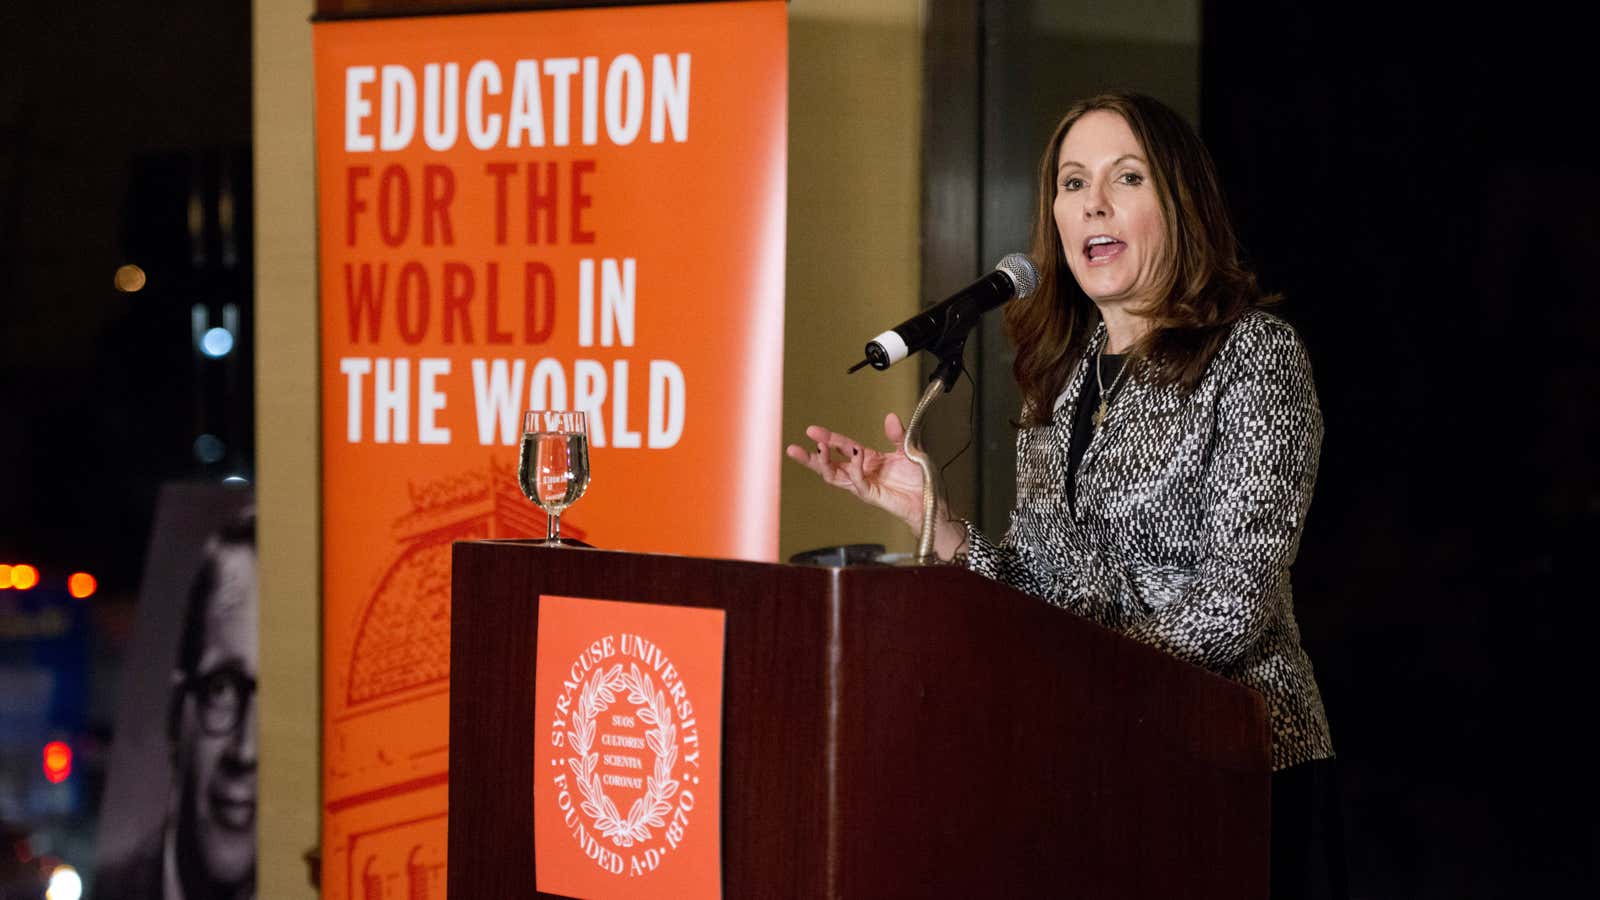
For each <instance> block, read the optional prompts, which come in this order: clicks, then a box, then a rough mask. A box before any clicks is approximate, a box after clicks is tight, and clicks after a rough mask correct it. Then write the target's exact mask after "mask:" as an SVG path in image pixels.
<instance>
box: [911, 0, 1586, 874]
mask: <svg viewBox="0 0 1600 900" xmlns="http://www.w3.org/2000/svg"><path fill="white" fill-rule="evenodd" d="M1401 6H1402V5H1401V4H1372V3H1365V2H1355V3H1340V4H1314V5H1313V4H1301V5H1295V4H1275V3H1270V2H1264V0H1242V2H1228V3H1178V2H1170V3H1169V2H1149V3H1143V4H1138V5H1137V8H1136V9H1132V10H1130V9H1125V8H1122V5H1120V4H1103V3H1098V2H1084V3H1076V4H1046V3H1043V2H1005V3H1001V2H997V0H987V2H985V0H964V2H952V3H945V4H934V5H933V6H932V7H930V19H929V35H928V39H929V43H928V96H927V103H926V106H925V111H926V117H927V125H926V130H927V138H926V143H925V169H926V177H927V179H928V183H927V187H926V193H925V203H924V216H925V221H924V232H925V246H926V247H927V248H928V256H927V258H925V260H924V295H925V297H926V298H927V299H930V300H936V299H939V298H941V297H942V296H943V295H944V294H946V293H948V292H949V291H950V290H952V289H954V288H955V287H957V286H959V284H961V283H964V281H963V279H964V278H970V277H972V276H973V275H975V274H977V273H978V272H980V271H982V270H983V269H985V268H987V266H988V265H989V264H992V262H993V260H994V259H996V258H998V257H999V256H1000V255H1001V254H1002V253H1004V252H1006V251H1007V250H1011V249H1017V248H1019V247H1022V246H1025V242H1026V236H1027V234H1028V231H1027V229H1028V224H1029V221H1030V220H1031V217H1032V214H1033V203H1034V198H1033V195H1032V191H1033V189H1034V188H1033V176H1032V173H1033V168H1034V166H1035V165H1036V163H1037V160H1038V156H1039V154H1040V152H1041V151H1042V150H1043V142H1044V141H1045V139H1046V138H1047V137H1048V135H1049V132H1050V128H1051V126H1052V125H1053V124H1054V123H1055V121H1056V120H1057V118H1058V117H1059V115H1060V113H1061V112H1062V111H1063V110H1064V108H1065V107H1066V106H1067V105H1068V104H1069V103H1070V102H1071V101H1073V100H1075V99H1078V98H1080V97H1083V96H1087V95H1089V94H1092V93H1096V92H1098V91H1101V90H1105V89H1112V88H1125V89H1134V90H1139V91H1142V92H1144V93H1148V94H1152V95H1154V96H1156V97H1158V98H1159V99H1161V100H1163V101H1165V102H1167V103H1168V104H1170V105H1172V106H1173V107H1174V108H1176V109H1178V110H1179V111H1180V112H1183V113H1184V114H1186V115H1190V116H1191V117H1192V118H1193V121H1194V123H1195V124H1196V125H1197V126H1198V127H1199V129H1200V131H1201V134H1202V137H1203V138H1204V139H1205V141H1206V143H1207V145H1208V146H1209V147H1210V148H1211V151H1212V153H1213V155H1214V157H1215V158H1216V161H1217V164H1218V166H1219V168H1220V170H1221V174H1222V178H1223V181H1224V184H1225V189H1226V191H1227V195H1228V198H1229V200H1230V202H1231V205H1232V208H1233V211H1234V216H1235V225H1236V226H1237V227H1238V229H1239V231H1240V234H1241V238H1242V240H1243V244H1244V247H1245V249H1246V252H1247V255H1248V257H1249V259H1250V261H1251V262H1252V263H1253V265H1254V266H1255V268H1256V269H1257V270H1258V272H1259V273H1260V275H1261V278H1262V281H1263V282H1264V285H1265V286H1266V287H1267V288H1268V289H1269V290H1273V291H1281V292H1282V293H1283V294H1284V295H1285V296H1286V301H1285V303H1284V304H1283V305H1282V306H1281V307H1280V308H1279V309H1278V314H1279V315H1281V316H1283V317H1284V318H1286V319H1288V320H1289V321H1290V322H1291V323H1293V324H1294V325H1295V326H1296V328H1298V329H1299V331H1300V333H1301V334H1302V336H1303V337H1304V339H1305V341H1306V343H1307V345H1308V347H1309V349H1310V353H1311V357H1312V362H1313V366H1314V368H1315V371H1316V376H1317V385H1318V389H1319V392H1320V395H1321V401H1322V406H1323V412H1324V415H1325V418H1326V424H1327V438H1326V441H1325V444H1324V447H1323V455H1322V466H1321V473H1320V478H1319V484H1318V488H1317V493H1316V497H1315V500H1314V502H1313V504H1312V508H1311V514H1310V518H1309V522H1308V526H1307V531H1306V534H1305V538H1304V541H1303V544H1302V548H1301V554H1300V558H1299V561H1298V562H1297V564H1296V566H1295V570H1294V580H1295V590H1296V611H1297V615H1298V617H1299V621H1300V623H1301V627H1302V631H1303V635H1304V641H1305V644H1306V647H1307V649H1308V651H1309V653H1310V655H1311V658H1312V660H1313V661H1314V663H1315V665H1316V667H1317V674H1318V679H1319V681H1320V683H1321V686H1322V689H1323V692H1324V696H1325V699H1326V702H1327V706H1328V712H1329V717H1330V720H1331V724H1332V728H1333V736H1334V743H1335V746H1336V748H1337V750H1338V752H1339V756H1340V760H1341V766H1342V771H1343V776H1344V783H1343V809H1344V814H1345V818H1346V832H1347V835H1346V836H1347V841H1348V853H1349V868H1350V875H1351V888H1352V892H1353V895H1354V896H1357V897H1438V898H1456V897H1558V896H1576V895H1584V896H1587V895H1588V893H1589V892H1591V891H1592V890H1593V885H1594V884H1595V880H1596V879H1595V874H1596V873H1595V867H1596V862H1595V860H1596V859H1597V857H1600V831H1597V829H1596V827H1595V825H1594V821H1595V817H1594V815H1593V812H1592V811H1593V810H1594V808H1595V800H1596V797H1595V789H1594V778H1593V776H1592V774H1591V771H1592V765H1591V763H1590V761H1589V757H1590V755H1591V754H1590V753H1589V750H1588V747H1589V738H1588V734H1589V732H1590V727H1589V722H1588V719H1589V715H1590V709H1591V708H1592V707H1593V703H1592V701H1591V700H1590V699H1589V698H1590V693H1591V690H1592V686H1593V685H1594V683H1595V680H1596V679H1595V676H1594V674H1593V672H1592V670H1591V659H1592V657H1593V656H1594V653H1593V651H1592V650H1591V649H1590V648H1591V645H1592V643H1593V641H1594V637H1593V635H1594V634H1595V632H1594V630H1593V629H1594V622H1595V616H1594V613H1593V612H1592V607H1593V605H1594V603H1595V599H1596V596H1597V594H1600V591H1597V590H1596V588H1595V587H1594V585H1593V584H1592V578H1590V577H1588V574H1589V573H1588V568H1587V565H1586V563H1587V562H1588V558H1589V557H1590V556H1592V555H1593V554H1594V553H1595V552H1596V550H1597V549H1600V543H1597V538H1600V527H1597V526H1600V465H1597V464H1596V457H1597V454H1596V450H1597V440H1596V438H1597V431H1600V414H1597V412H1596V405H1597V404H1596V401H1597V398H1600V280H1597V277H1596V275H1595V274H1594V263H1595V261H1596V260H1597V259H1600V212H1597V210H1600V170H1597V166H1596V164H1595V161H1594V155H1593V154H1594V142H1593V139H1592V138H1591V137H1590V136H1589V130H1590V129H1589V127H1588V124H1589V123H1588V119H1589V117H1590V116H1591V115H1592V113H1591V108H1592V105H1593V103H1592V98H1591V94H1592V86H1593V83H1594V78H1593V76H1592V75H1591V74H1589V73H1588V71H1587V60H1588V59H1589V58H1590V57H1591V56H1592V51H1590V50H1589V49H1588V48H1586V47H1584V46H1583V44H1582V41H1583V40H1584V39H1583V37H1582V36H1581V34H1580V33H1579V30H1578V29H1577V28H1575V27H1573V26H1571V25H1570V23H1563V22H1561V21H1560V20H1559V19H1554V18H1551V17H1550V16H1549V15H1541V14H1539V13H1540V12H1541V11H1540V10H1528V9H1520V8H1519V9H1517V10H1510V9H1500V10H1497V11H1496V12H1495V13H1494V15H1493V16H1492V17H1487V16H1485V17H1475V16H1468V15H1466V14H1464V13H1448V14H1443V15H1439V14H1429V13H1421V12H1414V11H1408V10H1405V9H1402V8H1399V7H1401ZM1304 7H1313V8H1304ZM1543 12H1545V13H1548V12H1550V10H1543ZM1191 17H1192V19H1191ZM1512 18H1515V19H1517V20H1518V21H1515V22H1513V21H1509V19H1512ZM1186 22H1192V33H1193V35H1194V37H1193V40H1192V41H1190V40H1186V39H1185V35H1186V33H1190V32H1186V30H1185V29H1186V24H1185V23H1186ZM1196 86H1198V94H1196V92H1195V88H1196ZM974 136H975V137H974ZM963 267H965V268H963ZM999 332H1000V329H999V328H998V323H997V322H990V323H985V326H984V333H983V334H981V335H980V336H979V337H978V338H977V339H975V340H974V341H973V342H972V343H973V346H969V353H968V357H969V361H971V362H972V363H973V364H974V365H973V368H974V371H975V377H976V385H977V388H976V391H969V390H968V389H966V388H963V389H962V390H963V391H964V392H966V393H958V394H957V395H956V396H955V397H954V398H952V399H951V400H949V401H947V403H948V408H946V409H945V410H943V411H942V413H941V416H942V420H940V421H939V422H938V424H939V425H940V426H942V428H943V431H942V433H940V434H937V435H933V440H932V441H931V442H930V443H932V444H933V445H934V447H935V449H936V451H938V452H939V453H940V454H941V455H942V457H943V458H946V459H948V458H950V457H951V456H952V455H954V454H955V452H956V451H957V450H958V449H959V448H960V446H961V444H962V443H963V442H964V441H965V440H966V438H967V437H968V435H969V434H970V435H973V436H974V437H975V444H976V445H977V447H978V448H979V449H978V452H976V453H974V452H972V451H970V450H969V451H968V452H967V453H966V454H964V455H963V456H961V457H959V458H957V459H956V461H955V462H954V463H953V464H952V465H950V466H949V468H948V469H947V476H948V477H949V479H950V481H951V483H952V494H953V495H955V497H956V503H957V504H958V506H961V507H962V508H964V509H966V510H968V511H970V512H972V513H974V514H976V515H977V516H978V517H979V518H980V519H981V520H982V522H983V524H984V526H985V527H986V529H987V530H989V531H990V532H991V533H995V534H998V533H1000V532H1001V531H1003V530H1004V527H1005V522H1006V516H1007V513H1008V510H1009V508H1010V505H1011V503H1012V496H1013V495H1012V479H1013V475H1014V473H1013V463H1012V460H1011V449H1010V445H1011V442H1012V441H1013V440H1014V432H1012V431H1011V430H1010V427H1009V425H1008V424H1007V423H1008V419H1010V418H1011V417H1013V416H1014V415H1015V413H1016V400H1015V389H1014V385H1012V383H1011V380H1010V372H1009V367H1010V352H1009V348H1008V347H1007V346H1006V343H1005V340H1004V338H1003V336H1002V335H1000V333H999ZM974 394H975V397H974V396H973V395H974ZM941 439H942V443H941Z"/></svg>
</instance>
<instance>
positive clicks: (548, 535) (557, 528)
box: [544, 513, 561, 544]
mask: <svg viewBox="0 0 1600 900" xmlns="http://www.w3.org/2000/svg"><path fill="white" fill-rule="evenodd" d="M544 531H545V534H544V537H545V540H546V541H548V542H550V543H552V544H553V543H555V542H556V541H558V540H560V539H561V514H560V513H555V514H554V515H547V516H545V529H544Z"/></svg>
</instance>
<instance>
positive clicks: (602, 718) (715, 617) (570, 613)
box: [532, 596, 726, 900]
mask: <svg viewBox="0 0 1600 900" xmlns="http://www.w3.org/2000/svg"><path fill="white" fill-rule="evenodd" d="M725 617H726V614H725V613H724V612H723V611H722V610H720V609H698V608H693V607H683V606H659V605H649V604H642V603H621V602H617V601H610V600H587V599H580V598H574V597H554V596H544V597H540V598H539V641H538V652H537V660H538V663H537V670H536V675H535V679H534V680H535V690H536V694H535V697H536V698H537V699H536V700H535V704H536V706H535V709H536V714H535V721H534V726H533V727H534V730H535V735H536V741H535V744H534V746H535V747H536V748H537V750H536V751H535V754H534V766H533V768H534V773H535V774H534V779H535V781H534V790H533V798H532V800H533V806H534V813H533V821H534V866H535V868H536V870H537V873H538V876H537V880H538V885H537V887H538V889H539V890H540V891H544V892H547V893H554V894H565V895H568V896H572V897H588V898H596V900H602V898H609V897H624V896H626V897H662V898H685V900H688V898H705V897H720V896H721V892H722V860H721V854H722V834H721V824H720V818H721V785H720V778H721V772H722V661H723V657H722V652H723V625H724V620H725Z"/></svg>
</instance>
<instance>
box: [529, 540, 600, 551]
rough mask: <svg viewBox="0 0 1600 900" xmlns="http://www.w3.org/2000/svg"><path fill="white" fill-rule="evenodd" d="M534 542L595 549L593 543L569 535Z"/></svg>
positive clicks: (542, 545)
mask: <svg viewBox="0 0 1600 900" xmlns="http://www.w3.org/2000/svg"><path fill="white" fill-rule="evenodd" d="M534 543H535V544H537V545H538V546H540V547H584V548H587V549H589V550H593V549H595V546H594V545H593V544H590V543H587V542H585V541H580V540H578V539H577V538H569V537H563V538H555V539H554V540H552V539H550V538H545V539H544V540H540V541H535V542H534Z"/></svg>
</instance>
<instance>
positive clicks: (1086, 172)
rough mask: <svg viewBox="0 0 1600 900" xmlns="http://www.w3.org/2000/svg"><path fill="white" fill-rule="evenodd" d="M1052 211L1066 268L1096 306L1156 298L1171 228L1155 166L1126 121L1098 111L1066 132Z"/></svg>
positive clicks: (1059, 158)
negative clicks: (1153, 173)
mask: <svg viewBox="0 0 1600 900" xmlns="http://www.w3.org/2000/svg"><path fill="white" fill-rule="evenodd" d="M1054 212H1055V217H1056V228H1057V229H1058V230H1059V231H1060V232H1061V250H1062V252H1063V253H1064V254H1065V255H1066V257H1067V265H1068V267H1070V268H1071V269H1072V276H1073V277H1074V278H1076V279H1077V280H1078V286H1079V287H1081V288H1083V292H1084V293H1085V294H1088V295H1089V298H1090V299H1091V300H1093V301H1095V303H1096V304H1099V305H1102V306H1103V305H1105V304H1107V303H1121V302H1125V301H1133V302H1134V303H1135V304H1140V305H1142V304H1145V303H1149V302H1151V301H1153V300H1154V299H1156V298H1155V297H1154V293H1155V290H1156V284H1157V278H1156V275H1157V271H1158V270H1159V268H1160V266H1161V262H1162V260H1163V259H1164V258H1165V255H1166V252H1167V246H1166V244H1167V234H1166V226H1165V224H1164V223H1163V221H1162V216H1161V200H1160V198H1159V197H1157V196H1156V188H1155V183H1154V182H1153V181H1152V179H1151V172H1150V163H1149V161H1148V160H1147V159H1146V158H1145V154H1144V148H1143V147H1141V146H1139V141H1138V139H1137V138H1135V137H1134V136H1133V130H1132V129H1130V128H1129V127H1128V123H1127V122H1126V121H1125V120H1123V118H1122V116H1119V115H1117V114H1116V113H1114V112H1109V111H1107V110H1095V111H1094V112H1091V113H1087V114H1085V115H1084V116H1083V117H1082V118H1080V119H1079V120H1078V121H1076V122H1074V123H1073V125H1072V127H1071V128H1070V129H1068V130H1067V134H1066V137H1064V138H1062V139H1061V147H1060V149H1059V151H1058V152H1057V155H1056V198H1055V204H1054Z"/></svg>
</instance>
